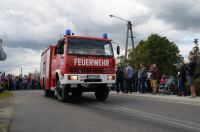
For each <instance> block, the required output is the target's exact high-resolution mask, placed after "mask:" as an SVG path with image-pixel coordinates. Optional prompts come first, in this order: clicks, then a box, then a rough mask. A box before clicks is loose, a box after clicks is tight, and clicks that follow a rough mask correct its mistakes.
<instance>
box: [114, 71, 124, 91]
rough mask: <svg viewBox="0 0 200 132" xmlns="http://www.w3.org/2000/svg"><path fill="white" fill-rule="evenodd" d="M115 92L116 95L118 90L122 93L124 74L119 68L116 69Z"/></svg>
mask: <svg viewBox="0 0 200 132" xmlns="http://www.w3.org/2000/svg"><path fill="white" fill-rule="evenodd" d="M116 90H117V93H119V91H120V90H121V91H122V92H124V72H123V69H122V68H120V67H117V71H116Z"/></svg>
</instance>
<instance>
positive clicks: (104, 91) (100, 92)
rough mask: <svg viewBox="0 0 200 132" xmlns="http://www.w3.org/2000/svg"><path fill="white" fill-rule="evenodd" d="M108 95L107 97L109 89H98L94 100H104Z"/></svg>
mask: <svg viewBox="0 0 200 132" xmlns="http://www.w3.org/2000/svg"><path fill="white" fill-rule="evenodd" d="M108 95H109V88H107V87H105V88H100V89H98V90H96V92H95V96H96V98H97V99H98V100H101V101H103V100H106V99H107V98H108Z"/></svg>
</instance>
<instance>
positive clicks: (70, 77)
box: [68, 75, 78, 80]
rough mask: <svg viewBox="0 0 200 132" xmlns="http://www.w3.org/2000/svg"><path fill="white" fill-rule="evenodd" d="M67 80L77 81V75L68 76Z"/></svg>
mask: <svg viewBox="0 0 200 132" xmlns="http://www.w3.org/2000/svg"><path fill="white" fill-rule="evenodd" d="M68 80H78V76H77V75H68Z"/></svg>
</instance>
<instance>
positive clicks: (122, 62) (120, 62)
mask: <svg viewBox="0 0 200 132" xmlns="http://www.w3.org/2000/svg"><path fill="white" fill-rule="evenodd" d="M117 62H118V63H117V66H118V67H120V68H123V67H124V66H125V56H124V55H121V56H118V57H117Z"/></svg>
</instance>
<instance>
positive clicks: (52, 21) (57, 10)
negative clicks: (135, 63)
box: [0, 0, 200, 72]
mask: <svg viewBox="0 0 200 132" xmlns="http://www.w3.org/2000/svg"><path fill="white" fill-rule="evenodd" d="M197 1H198V0H191V1H187V0H177V1H174V0H168V1H160V0H140V1H138V0H123V1H122V0H115V1H112V0H101V1H96V0H87V1H85V0H67V1H66V0H57V1H55V0H34V1H31V2H30V0H1V1H0V20H1V21H0V38H2V39H3V40H4V46H5V50H6V51H7V54H8V57H9V59H8V60H7V61H4V62H2V63H1V64H0V66H1V70H5V71H12V72H13V70H14V71H19V70H18V69H19V68H16V67H21V66H24V67H31V66H33V67H35V66H37V67H39V61H40V53H41V50H42V49H44V48H45V47H47V45H48V44H50V43H55V42H56V41H57V40H58V39H59V38H60V34H64V32H65V29H67V28H70V29H71V30H72V32H74V33H75V35H86V36H88V35H89V36H96V37H102V34H103V33H108V35H109V38H111V39H113V40H114V41H116V42H118V43H120V46H121V51H123V52H124V47H125V37H126V36H125V35H126V22H123V21H120V20H118V19H115V18H111V17H109V15H110V14H113V15H116V16H119V17H122V18H124V19H127V20H131V21H132V23H133V31H134V36H135V37H136V38H135V42H136V44H137V43H138V42H139V41H140V40H142V39H146V38H147V37H148V35H150V34H151V33H158V34H160V35H162V36H166V37H168V38H169V39H170V40H171V41H174V42H175V43H177V44H178V46H179V47H180V50H181V53H182V54H183V55H184V56H186V54H187V52H188V49H190V48H191V46H192V43H193V39H194V37H197V34H198V31H199V27H200V23H199V21H200V17H199V15H198V13H199V12H200V8H199V7H200V4H199V2H197ZM195 32H197V33H195ZM187 46H188V48H186V47H187ZM130 47H131V45H129V48H130ZM115 49H116V45H114V50H115ZM122 54H123V53H122ZM23 56H24V57H25V58H23ZM22 58H23V59H22ZM32 58H33V59H32ZM30 60H32V61H30ZM27 69H28V68H27ZM33 69H34V68H33ZM27 71H28V70H27Z"/></svg>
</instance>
